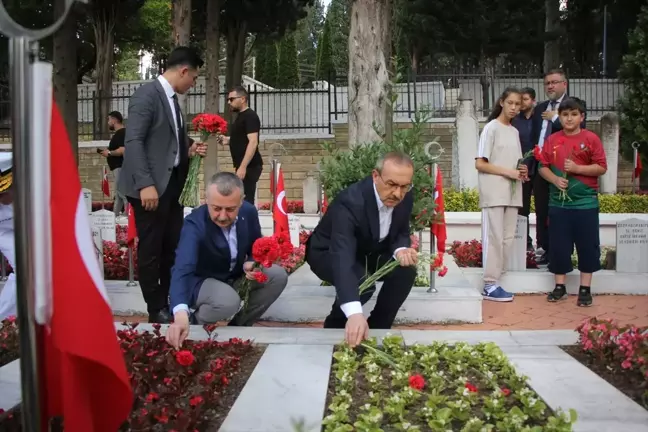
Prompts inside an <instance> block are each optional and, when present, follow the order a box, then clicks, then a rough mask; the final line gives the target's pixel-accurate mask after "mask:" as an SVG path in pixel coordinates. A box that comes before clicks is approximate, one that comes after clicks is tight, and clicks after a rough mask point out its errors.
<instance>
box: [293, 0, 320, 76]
mask: <svg viewBox="0 0 648 432" xmlns="http://www.w3.org/2000/svg"><path fill="white" fill-rule="evenodd" d="M306 13H307V15H306V17H305V18H302V19H301V20H299V22H297V29H296V30H295V43H296V44H297V59H298V61H299V65H300V70H301V71H303V73H302V74H301V75H302V77H301V78H302V81H311V80H312V79H314V78H315V75H314V72H315V71H314V69H313V67H314V65H315V64H316V63H317V59H318V54H317V53H318V51H319V47H318V39H319V37H320V35H321V34H322V29H323V28H324V5H323V4H322V1H321V0H315V3H314V4H313V5H312V6H309V7H307V8H306ZM304 84H306V83H304Z"/></svg>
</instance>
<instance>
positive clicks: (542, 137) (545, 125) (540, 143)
mask: <svg viewBox="0 0 648 432" xmlns="http://www.w3.org/2000/svg"><path fill="white" fill-rule="evenodd" d="M566 94H567V93H565V94H563V95H562V96H560V97H559V98H558V100H556V105H555V106H554V107H553V110H556V109H558V107H559V106H560V102H562V100H563V99H565V95H566ZM546 111H552V108H551V102H549V103H548V104H547V109H546V110H545V112H546ZM556 120H558V114H554V116H553V118H552V119H551V122H552V123H553V122H555V121H556ZM548 128H549V120H543V121H542V130H541V131H540V137H539V138H538V147H540V148H542V146H543V145H544V142H545V138H546V137H545V135H546V134H547V129H548Z"/></svg>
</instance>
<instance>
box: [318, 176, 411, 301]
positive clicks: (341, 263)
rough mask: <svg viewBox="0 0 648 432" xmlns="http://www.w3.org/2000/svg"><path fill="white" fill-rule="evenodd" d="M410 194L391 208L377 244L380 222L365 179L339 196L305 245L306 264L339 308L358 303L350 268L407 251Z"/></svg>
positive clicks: (372, 194)
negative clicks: (330, 286) (333, 295)
mask: <svg viewBox="0 0 648 432" xmlns="http://www.w3.org/2000/svg"><path fill="white" fill-rule="evenodd" d="M413 204H414V200H413V196H412V192H409V193H408V194H407V195H406V196H405V198H404V199H403V201H402V202H400V203H399V204H398V205H397V206H396V207H394V210H393V213H392V220H391V225H390V228H389V233H388V234H387V237H386V238H385V240H384V241H383V242H380V241H379V236H380V221H379V215H378V203H377V201H376V195H375V191H374V185H373V179H372V178H371V177H367V178H365V179H363V180H361V181H359V182H357V183H354V184H352V185H351V186H349V187H348V188H347V189H345V190H343V191H342V192H340V194H339V195H338V196H337V197H336V198H335V200H334V201H333V202H332V203H331V205H330V206H329V207H328V209H327V211H326V213H325V214H324V216H323V217H322V220H321V221H320V222H319V224H318V225H317V227H316V228H315V229H314V230H313V232H312V234H311V236H310V238H309V239H308V242H307V244H306V261H307V262H308V264H309V265H310V267H311V270H313V272H314V273H315V274H316V275H317V276H318V277H319V278H320V279H322V280H325V281H327V282H330V283H331V284H333V285H334V286H335V289H336V291H337V296H338V298H339V301H340V304H344V303H347V302H351V301H358V300H359V295H358V278H357V276H356V272H354V270H353V268H354V267H355V264H356V263H359V264H361V265H362V266H363V267H364V266H365V263H366V259H367V257H369V256H375V255H377V254H393V253H394V250H396V249H397V248H400V247H410V232H409V221H410V216H411V214H412V207H413Z"/></svg>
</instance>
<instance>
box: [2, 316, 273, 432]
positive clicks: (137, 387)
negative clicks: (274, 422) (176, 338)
mask: <svg viewBox="0 0 648 432" xmlns="http://www.w3.org/2000/svg"><path fill="white" fill-rule="evenodd" d="M136 327H137V324H131V325H130V328H129V329H128V330H120V331H118V332H117V336H118V338H119V343H120V345H121V349H122V352H123V353H124V359H125V360H126V367H127V369H128V372H129V376H130V380H131V386H132V388H133V392H134V396H135V402H134V404H133V410H132V411H131V415H130V418H129V419H128V421H127V422H126V423H124V425H123V426H122V427H121V428H120V431H160V432H164V431H208V430H210V431H211V430H214V431H216V430H218V428H219V427H220V425H221V423H222V422H223V421H224V420H225V417H226V416H227V414H228V412H229V410H230V408H231V407H232V405H233V404H234V401H235V400H236V398H237V397H238V395H239V393H240V392H241V390H242V389H243V386H245V383H246V382H247V379H248V378H249V376H250V374H251V373H252V371H253V370H254V368H255V367H256V364H257V362H258V361H259V359H260V358H261V355H262V353H263V351H264V348H263V347H262V346H259V345H252V344H251V342H250V341H243V340H241V339H230V340H229V341H227V342H217V341H215V340H214V337H213V336H215V334H213V331H214V329H215V326H206V328H205V330H206V331H207V333H209V334H210V335H211V336H210V339H209V340H207V341H201V342H198V341H186V342H185V343H184V345H183V349H182V350H181V351H176V350H175V349H173V348H172V347H171V346H170V345H169V344H168V343H167V342H166V340H165V338H164V336H162V335H161V334H160V330H159V329H160V327H159V325H157V326H156V329H155V330H154V332H153V333H150V332H148V331H145V332H141V333H140V332H138V331H137V330H135V328H136ZM18 412H19V409H15V410H12V412H9V413H6V414H4V415H0V430H2V431H6V432H13V431H19V430H21V429H20V424H19V423H20V415H18ZM9 417H11V418H9Z"/></svg>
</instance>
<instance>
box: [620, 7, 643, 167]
mask: <svg viewBox="0 0 648 432" xmlns="http://www.w3.org/2000/svg"><path fill="white" fill-rule="evenodd" d="M628 41H629V44H628V46H629V49H628V54H626V55H625V56H624V57H623V64H622V65H621V69H620V70H619V75H620V77H621V79H622V81H623V83H624V84H625V92H624V95H623V98H622V99H621V100H620V101H619V105H620V109H621V138H622V141H621V151H622V154H623V155H624V156H625V157H626V158H627V159H629V160H632V154H633V150H632V146H631V145H632V143H633V142H635V141H637V142H639V143H641V147H640V148H639V150H640V153H641V155H642V156H643V157H642V160H643V161H645V160H646V159H647V157H646V156H648V5H646V6H644V7H643V8H642V9H641V13H640V14H639V17H638V19H637V26H636V27H635V29H634V30H632V31H630V32H629V33H628Z"/></svg>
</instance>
